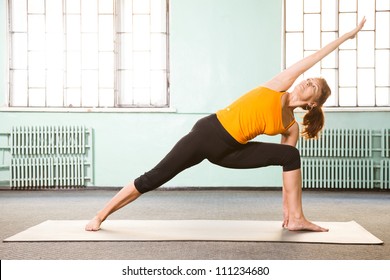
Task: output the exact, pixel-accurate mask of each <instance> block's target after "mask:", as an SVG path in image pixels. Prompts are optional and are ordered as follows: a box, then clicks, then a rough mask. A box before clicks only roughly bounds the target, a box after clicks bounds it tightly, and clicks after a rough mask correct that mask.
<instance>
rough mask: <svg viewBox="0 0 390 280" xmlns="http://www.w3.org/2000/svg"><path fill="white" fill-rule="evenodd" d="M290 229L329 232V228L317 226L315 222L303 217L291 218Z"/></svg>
mask: <svg viewBox="0 0 390 280" xmlns="http://www.w3.org/2000/svg"><path fill="white" fill-rule="evenodd" d="M287 228H288V230H290V231H299V230H302V231H316V232H327V231H329V229H326V228H323V227H320V226H317V225H316V224H313V223H312V222H309V221H308V220H306V219H305V218H301V219H298V220H292V219H290V220H289V221H288V226H287Z"/></svg>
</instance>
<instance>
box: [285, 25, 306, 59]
mask: <svg viewBox="0 0 390 280" xmlns="http://www.w3.org/2000/svg"><path fill="white" fill-rule="evenodd" d="M302 58H303V33H286V67H289V66H291V65H292V64H294V63H295V62H297V61H299V60H301V59H302Z"/></svg>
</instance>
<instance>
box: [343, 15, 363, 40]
mask: <svg viewBox="0 0 390 280" xmlns="http://www.w3.org/2000/svg"><path fill="white" fill-rule="evenodd" d="M365 23H366V17H363V19H362V20H361V21H360V23H359V24H358V26H356V27H355V28H354V29H353V30H351V31H350V32H348V33H347V34H348V39H353V38H355V36H356V34H357V33H358V32H359V31H360V30H361V29H362V28H363V26H364V24H365Z"/></svg>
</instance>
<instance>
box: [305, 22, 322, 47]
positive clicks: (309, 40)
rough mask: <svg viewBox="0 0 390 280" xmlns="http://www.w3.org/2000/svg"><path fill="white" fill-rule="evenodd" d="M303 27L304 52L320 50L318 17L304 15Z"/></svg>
mask: <svg viewBox="0 0 390 280" xmlns="http://www.w3.org/2000/svg"><path fill="white" fill-rule="evenodd" d="M304 20H305V25H304V26H305V27H304V32H303V33H304V47H305V50H318V49H319V48H320V42H321V39H320V35H321V33H320V31H321V26H320V15H317V14H306V15H305V18H304Z"/></svg>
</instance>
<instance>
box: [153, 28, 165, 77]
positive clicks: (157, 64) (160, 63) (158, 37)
mask: <svg viewBox="0 0 390 280" xmlns="http://www.w3.org/2000/svg"><path fill="white" fill-rule="evenodd" d="M166 45H167V43H166V36H165V35H164V34H152V35H151V64H150V65H151V69H161V70H162V69H166V67H167V64H166V53H167V46H166Z"/></svg>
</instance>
